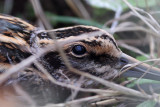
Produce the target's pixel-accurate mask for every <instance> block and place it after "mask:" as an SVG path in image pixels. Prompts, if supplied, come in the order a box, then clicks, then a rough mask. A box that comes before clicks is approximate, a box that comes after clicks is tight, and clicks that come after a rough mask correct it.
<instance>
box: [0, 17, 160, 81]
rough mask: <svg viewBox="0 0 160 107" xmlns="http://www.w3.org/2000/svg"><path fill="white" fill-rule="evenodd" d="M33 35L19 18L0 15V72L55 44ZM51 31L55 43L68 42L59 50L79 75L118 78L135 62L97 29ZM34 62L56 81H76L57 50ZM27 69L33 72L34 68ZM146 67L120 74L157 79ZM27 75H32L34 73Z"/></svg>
mask: <svg viewBox="0 0 160 107" xmlns="http://www.w3.org/2000/svg"><path fill="white" fill-rule="evenodd" d="M37 32H39V29H38V28H36V27H34V26H32V25H30V24H28V23H27V22H25V21H23V20H21V19H19V18H15V17H11V16H4V15H0V36H1V38H0V71H6V70H7V69H9V68H10V67H11V66H12V65H15V64H17V63H19V62H21V61H22V60H24V59H25V58H27V57H29V56H31V55H32V54H36V52H37V50H38V49H39V48H42V47H45V46H47V45H48V44H53V45H57V44H56V43H55V41H54V40H53V39H52V38H50V37H49V36H48V35H47V34H46V33H45V32H41V33H37ZM53 32H54V33H55V36H56V40H57V42H63V41H68V42H67V43H66V44H64V45H62V46H61V48H62V49H63V51H64V52H65V54H66V56H67V58H68V61H69V63H70V64H71V65H72V67H74V68H76V69H78V70H79V71H81V72H87V73H90V74H92V75H95V76H97V77H100V78H103V79H111V78H113V77H116V76H118V74H119V73H120V72H121V70H120V69H121V68H122V67H123V66H125V65H126V64H131V63H134V62H138V61H137V60H135V59H134V58H132V57H130V56H128V55H126V54H124V53H123V52H121V50H120V49H119V48H118V46H117V44H116V42H115V40H114V38H113V36H112V35H110V34H109V33H107V32H106V31H104V30H101V29H99V28H96V27H91V26H82V25H81V26H73V27H67V28H60V29H55V30H54V31H53ZM38 61H39V62H40V63H41V64H42V65H43V66H44V68H45V69H46V70H47V71H48V72H49V73H50V74H51V75H52V76H53V77H54V78H55V79H57V80H58V81H65V82H73V81H77V80H78V79H79V78H80V77H79V75H77V74H75V73H73V72H71V71H70V70H69V69H68V68H67V67H66V64H65V63H64V60H63V58H62V57H61V55H60V54H59V51H58V50H54V51H50V52H48V53H47V54H45V55H44V56H41V58H40V59H39V60H38ZM31 67H33V68H35V69H36V67H35V66H34V65H33V66H31ZM147 68H149V66H148V65H145V64H143V65H141V66H137V67H134V69H130V70H128V71H127V72H126V73H124V76H127V77H129V76H132V77H139V76H141V75H142V74H143V73H144V72H146V73H147V74H146V75H145V76H144V77H145V78H149V79H154V80H160V78H159V76H160V75H159V74H160V72H159V69H156V68H154V67H152V68H151V69H150V72H147V70H146V69H147ZM24 72H25V71H24ZM30 72H31V73H33V74H34V71H30ZM26 73H28V71H26ZM26 73H23V74H24V75H26ZM17 78H19V77H17Z"/></svg>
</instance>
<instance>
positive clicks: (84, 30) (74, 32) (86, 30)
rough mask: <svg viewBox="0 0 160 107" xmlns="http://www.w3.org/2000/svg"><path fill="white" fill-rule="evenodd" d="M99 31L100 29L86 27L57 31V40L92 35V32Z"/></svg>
mask: <svg viewBox="0 0 160 107" xmlns="http://www.w3.org/2000/svg"><path fill="white" fill-rule="evenodd" d="M98 30H99V29H93V28H88V27H84V26H76V27H70V28H68V29H64V30H58V29H57V30H55V33H56V37H57V39H61V38H67V37H70V36H79V35H81V34H84V33H91V32H94V31H98Z"/></svg>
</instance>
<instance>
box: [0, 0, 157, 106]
mask: <svg viewBox="0 0 160 107" xmlns="http://www.w3.org/2000/svg"><path fill="white" fill-rule="evenodd" d="M123 1H124V3H126V4H127V5H128V6H129V8H130V9H131V12H129V13H127V17H132V16H136V17H138V18H140V19H141V20H142V22H144V24H145V25H146V26H147V28H144V27H142V26H139V25H136V24H133V23H131V22H123V23H120V24H118V25H117V26H115V28H114V29H112V31H110V32H111V33H116V32H122V31H143V32H146V33H148V34H149V36H150V41H149V46H150V55H147V54H146V53H144V52H142V51H141V50H139V49H137V48H136V47H134V46H129V45H127V44H125V43H119V45H120V46H121V47H124V48H126V49H130V50H131V51H134V52H135V53H139V54H141V55H144V56H146V57H147V58H148V59H149V60H147V61H144V62H149V61H160V59H150V58H152V57H154V53H155V48H156V46H155V45H156V44H155V42H154V41H155V39H156V38H159V36H160V35H159V29H160V26H159V24H158V22H157V21H156V20H155V19H154V18H153V17H152V15H151V14H150V13H148V12H146V11H144V10H142V9H139V8H137V7H133V6H132V5H131V4H129V3H128V2H127V1H126V0H123ZM31 3H32V5H33V8H34V11H35V13H36V16H37V19H39V20H41V21H42V22H43V25H44V26H45V28H46V30H45V31H46V32H50V33H49V34H50V35H51V36H52V37H53V39H54V37H55V34H54V33H53V32H52V30H51V29H52V27H51V25H50V24H49V22H48V20H47V19H46V17H45V15H44V12H43V9H42V7H41V6H40V3H39V0H37V1H36V0H31ZM81 5H82V6H81V7H78V8H82V7H83V4H81ZM73 9H74V8H73ZM83 9H84V8H83ZM83 9H82V10H83ZM85 11H86V10H85ZM82 12H83V11H81V13H82ZM142 14H145V16H144V15H142ZM89 16H90V15H89V13H88V12H87V11H86V13H85V14H84V17H89ZM127 17H126V15H125V17H124V16H123V15H122V16H119V17H118V18H116V19H114V20H111V21H109V22H108V23H114V21H120V20H122V19H123V18H127ZM123 20H124V19H123ZM105 25H107V23H106V24H105ZM105 25H104V26H105ZM128 26H131V27H128ZM97 33H98V34H99V33H100V32H94V33H93V34H92V33H91V34H89V35H85V34H83V35H80V36H81V37H82V36H83V37H84V38H85V37H88V36H95V35H96V34H97ZM77 38H78V37H77ZM75 40H76V38H75V39H73V40H70V41H63V42H58V41H56V40H54V41H55V44H54V45H51V46H47V47H45V48H43V49H39V52H37V54H35V55H32V56H30V57H29V58H27V59H25V60H23V61H22V62H20V63H19V64H17V65H15V66H13V67H12V68H10V69H9V70H8V71H7V72H5V73H3V74H2V75H0V83H3V82H4V81H5V80H6V79H8V78H9V77H10V75H12V74H14V73H16V72H19V71H22V70H24V69H25V68H27V67H28V66H29V65H31V64H32V63H34V64H35V65H36V66H37V68H38V69H39V70H40V71H41V72H43V73H44V74H45V76H46V77H47V78H48V80H50V81H51V82H52V83H53V84H57V85H60V86H62V87H66V88H70V89H72V90H74V91H83V92H93V93H95V94H96V95H94V96H88V97H85V98H80V99H73V100H71V101H66V102H64V103H59V104H47V105H45V106H44V107H65V106H80V105H81V104H84V103H86V104H88V106H92V107H95V106H102V105H103V106H104V105H105V106H106V105H110V104H117V103H118V102H122V101H124V100H125V98H126V99H127V98H128V97H129V98H132V97H138V98H141V99H151V100H154V101H156V102H159V99H158V97H159V95H158V94H156V93H153V94H146V93H144V92H143V91H137V90H134V89H131V88H127V87H125V86H122V85H119V84H116V83H113V82H111V81H107V80H104V79H101V78H98V77H95V76H93V75H90V74H88V73H84V72H81V71H79V70H77V69H75V68H73V67H72V66H71V65H70V63H69V61H68V60H67V57H66V55H65V53H64V52H63V50H62V49H61V46H62V45H64V44H67V43H68V42H73V41H75ZM51 50H52V51H54V50H58V51H59V52H60V55H61V57H62V59H63V60H64V62H65V64H66V66H67V67H68V69H69V70H70V71H72V72H74V73H76V74H78V75H81V76H83V77H85V78H89V79H92V80H94V81H96V82H98V83H100V84H102V85H103V86H104V87H105V88H104V89H103V88H101V89H93V88H91V89H86V88H81V87H80V86H79V87H77V86H75V85H73V84H72V83H71V84H65V83H62V82H58V81H56V80H55V79H54V78H52V76H51V75H50V74H49V73H48V72H47V71H46V69H44V67H43V66H42V65H41V64H39V63H38V61H37V59H38V58H39V57H41V56H42V55H44V54H46V53H47V52H49V51H51ZM144 62H140V63H137V64H133V65H131V67H129V68H128V69H130V68H132V67H135V66H137V65H139V64H141V63H144ZM125 71H126V70H124V71H122V72H125ZM144 75H145V74H144ZM106 87H109V88H110V89H107V90H106ZM14 89H15V90H16V91H17V93H18V94H19V95H21V96H23V97H24V99H25V100H26V101H27V102H28V103H29V104H30V106H33V107H36V106H37V105H36V103H35V102H34V101H33V100H32V98H31V97H30V93H28V94H27V93H26V92H25V91H24V90H23V89H21V88H20V87H18V86H17V85H16V87H14ZM75 95H76V94H75ZM120 96H121V97H123V98H121V99H123V100H119V99H120ZM2 102H3V103H4V105H6V101H2ZM10 103H11V104H9V105H7V106H10V105H14V104H12V103H13V102H12V101H11V102H10ZM14 103H15V102H14Z"/></svg>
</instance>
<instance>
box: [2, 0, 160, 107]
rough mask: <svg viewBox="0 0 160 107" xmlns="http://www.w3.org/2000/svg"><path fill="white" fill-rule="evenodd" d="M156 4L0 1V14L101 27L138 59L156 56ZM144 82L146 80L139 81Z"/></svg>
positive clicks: (159, 52)
mask: <svg viewBox="0 0 160 107" xmlns="http://www.w3.org/2000/svg"><path fill="white" fill-rule="evenodd" d="M159 7H160V1H159V0H0V13H2V14H8V15H12V16H15V17H19V18H22V19H24V20H26V21H27V22H29V23H31V24H33V25H35V26H37V27H41V28H44V29H52V28H54V29H56V28H61V27H67V26H73V25H90V26H95V27H98V28H101V29H104V30H106V31H107V32H109V33H111V34H113V36H114V37H115V39H116V41H117V43H118V45H119V46H120V48H121V50H122V51H123V52H125V53H127V54H129V55H131V56H133V57H135V58H136V59H138V60H140V61H144V60H147V59H152V58H159V57H160V25H159V22H160V8H159ZM156 66H157V67H160V65H159V63H157V64H156ZM144 83H150V81H141V82H139V84H144ZM156 83H157V82H156ZM135 84H136V83H132V84H129V85H128V87H133V86H135ZM159 88H160V87H158V88H157V89H159ZM147 104H152V103H147ZM143 106H144V105H141V106H139V107H143ZM148 107H149V106H148Z"/></svg>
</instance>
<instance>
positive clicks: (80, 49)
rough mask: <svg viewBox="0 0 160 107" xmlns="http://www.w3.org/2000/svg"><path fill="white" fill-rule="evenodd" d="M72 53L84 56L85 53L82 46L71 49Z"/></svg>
mask: <svg viewBox="0 0 160 107" xmlns="http://www.w3.org/2000/svg"><path fill="white" fill-rule="evenodd" d="M72 52H73V53H74V54H75V55H84V54H85V53H86V48H85V47H84V46H82V45H75V46H74V47H73V48H72Z"/></svg>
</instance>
